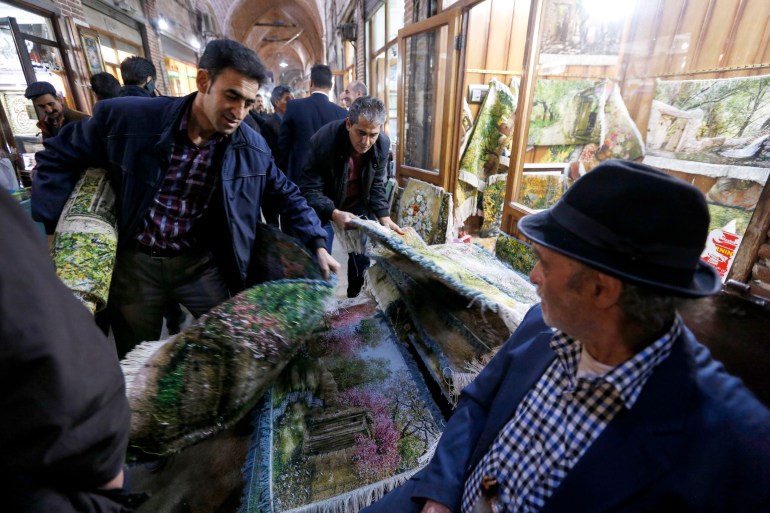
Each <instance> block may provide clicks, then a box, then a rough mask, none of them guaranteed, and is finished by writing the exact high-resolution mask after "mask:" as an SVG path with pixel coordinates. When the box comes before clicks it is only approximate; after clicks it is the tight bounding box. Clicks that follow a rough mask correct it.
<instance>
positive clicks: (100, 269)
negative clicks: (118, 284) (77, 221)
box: [51, 232, 117, 310]
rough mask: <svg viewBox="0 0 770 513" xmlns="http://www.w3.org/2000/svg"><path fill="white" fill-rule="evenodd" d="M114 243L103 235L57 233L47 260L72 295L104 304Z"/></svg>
mask: <svg viewBox="0 0 770 513" xmlns="http://www.w3.org/2000/svg"><path fill="white" fill-rule="evenodd" d="M116 250H117V241H116V240H115V238H114V237H112V236H109V235H107V234H96V233H81V232H58V233H56V236H55V237H54V242H53V247H52V249H51V257H52V258H53V261H54V265H55V266H56V274H57V275H58V276H59V278H60V279H61V280H62V282H64V284H65V285H67V287H69V288H70V289H71V290H73V291H74V292H78V293H81V294H83V295H84V297H86V298H87V299H88V300H90V301H91V302H93V303H94V304H96V308H97V310H99V309H101V308H103V307H104V306H105V305H106V304H107V296H108V294H109V289H110V281H111V280H112V267H113V263H114V262H115V252H116Z"/></svg>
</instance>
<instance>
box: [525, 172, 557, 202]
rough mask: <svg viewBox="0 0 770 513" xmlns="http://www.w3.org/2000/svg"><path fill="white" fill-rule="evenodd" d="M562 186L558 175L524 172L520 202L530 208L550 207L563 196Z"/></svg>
mask: <svg viewBox="0 0 770 513" xmlns="http://www.w3.org/2000/svg"><path fill="white" fill-rule="evenodd" d="M562 192H563V191H562V186H561V181H560V177H559V176H557V175H547V176H544V175H536V174H531V173H524V176H523V177H522V181H521V189H520V192H519V202H520V203H521V204H522V205H526V206H527V207H529V208H532V209H535V210H542V209H544V208H549V207H551V206H553V205H554V203H556V201H557V200H558V199H559V198H561V195H562Z"/></svg>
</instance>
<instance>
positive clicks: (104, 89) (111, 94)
mask: <svg viewBox="0 0 770 513" xmlns="http://www.w3.org/2000/svg"><path fill="white" fill-rule="evenodd" d="M91 90H92V91H93V92H94V96H96V101H102V100H109V99H110V98H117V97H118V96H120V82H118V79H117V78H115V77H113V76H112V75H110V74H109V73H107V72H106V71H105V72H103V73H96V74H95V75H91Z"/></svg>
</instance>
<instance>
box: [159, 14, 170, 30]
mask: <svg viewBox="0 0 770 513" xmlns="http://www.w3.org/2000/svg"><path fill="white" fill-rule="evenodd" d="M158 29H160V30H166V29H168V22H167V21H166V19H165V18H163V17H160V18H158Z"/></svg>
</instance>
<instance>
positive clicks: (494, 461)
mask: <svg viewBox="0 0 770 513" xmlns="http://www.w3.org/2000/svg"><path fill="white" fill-rule="evenodd" d="M681 331H682V321H681V320H680V319H679V317H678V316H677V318H676V320H675V321H674V323H673V325H672V326H671V328H670V329H669V330H668V332H667V333H666V334H665V335H664V336H663V337H661V338H659V339H658V340H656V341H655V342H653V343H652V344H650V345H649V346H647V347H645V348H644V349H643V350H642V351H640V352H639V353H637V354H636V355H634V356H633V357H632V358H630V359H629V360H626V361H625V362H623V363H622V364H620V365H618V366H617V367H614V368H613V369H612V370H610V371H608V372H607V373H605V374H603V375H601V376H585V377H580V378H578V377H576V376H577V370H578V364H579V362H580V354H581V351H582V344H581V343H580V342H579V341H577V340H574V339H572V338H570V337H569V336H568V335H566V334H565V333H562V332H561V331H559V330H556V331H555V333H554V336H553V338H552V339H551V342H550V345H551V348H552V349H553V350H554V351H555V352H556V358H555V359H554V361H553V363H551V365H550V366H549V367H548V369H547V370H546V371H545V372H544V373H543V375H542V376H541V377H540V380H539V381H538V382H537V384H536V385H535V386H534V387H533V388H532V389H531V390H530V391H529V392H528V393H527V395H526V397H525V398H524V399H523V400H522V402H521V403H520V404H519V406H518V408H517V409H516V413H515V414H514V415H513V418H512V419H511V420H510V421H509V422H508V423H507V424H506V425H505V427H503V429H501V430H500V433H499V434H498V435H497V438H496V439H495V441H494V442H493V443H492V445H491V446H490V449H489V451H487V453H486V454H485V455H484V457H483V458H482V459H481V461H480V462H479V463H478V465H477V466H476V468H475V470H474V471H473V472H472V473H471V475H470V477H469V478H468V480H467V481H466V482H465V490H464V492H463V499H462V513H470V512H471V511H472V510H473V506H474V505H475V504H476V501H478V500H479V497H480V496H481V481H482V478H483V477H484V476H490V477H493V478H495V479H496V480H497V482H498V483H499V485H500V491H499V496H498V497H497V498H496V499H495V501H496V502H497V504H498V505H499V506H502V508H503V510H504V511H509V512H516V513H536V512H537V511H540V509H541V508H542V507H543V505H544V504H545V502H546V501H547V500H548V498H549V497H550V496H551V494H553V492H554V490H556V488H558V487H559V485H560V484H561V482H562V480H563V479H564V477H565V476H566V475H567V473H568V472H569V471H570V469H572V468H573V467H574V466H575V464H576V463H577V462H578V460H579V459H580V457H581V456H582V455H583V454H584V453H585V452H586V450H588V448H589V447H590V446H591V444H592V443H593V442H594V440H596V438H597V437H598V436H599V435H600V434H601V433H602V431H604V428H605V427H607V425H608V424H609V423H610V421H612V419H613V418H614V417H615V415H617V414H618V412H620V411H621V409H623V408H624V407H625V408H628V409H630V408H631V407H632V406H633V405H634V403H635V402H636V400H637V398H638V397H639V394H640V393H641V391H642V387H643V386H644V384H645V383H646V382H647V379H648V378H649V377H650V374H652V371H653V370H654V369H655V367H657V365H658V364H659V363H660V362H662V361H663V360H665V359H666V358H667V357H668V355H669V354H670V353H671V346H672V344H673V341H674V340H675V339H676V337H677V336H679V334H680V333H681ZM498 511H500V510H499V509H498Z"/></svg>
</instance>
